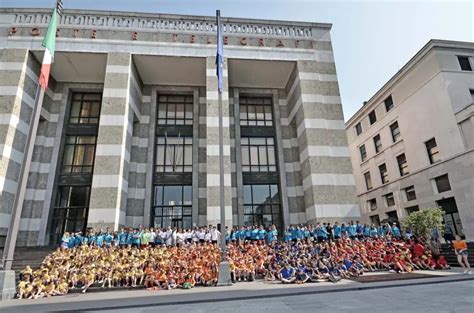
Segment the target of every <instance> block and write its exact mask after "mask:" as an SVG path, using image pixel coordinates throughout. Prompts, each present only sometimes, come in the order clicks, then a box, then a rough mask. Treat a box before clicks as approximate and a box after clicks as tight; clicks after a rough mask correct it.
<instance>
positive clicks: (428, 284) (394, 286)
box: [0, 269, 474, 313]
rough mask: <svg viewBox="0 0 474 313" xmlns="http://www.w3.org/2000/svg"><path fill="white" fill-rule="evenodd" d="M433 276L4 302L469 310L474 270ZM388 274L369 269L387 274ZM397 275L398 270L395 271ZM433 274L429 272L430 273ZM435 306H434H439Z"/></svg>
mask: <svg viewBox="0 0 474 313" xmlns="http://www.w3.org/2000/svg"><path fill="white" fill-rule="evenodd" d="M419 273H423V274H426V275H427V278H421V279H409V280H390V281H382V282H371V283H360V282H355V281H352V280H343V281H341V282H339V283H337V284H332V283H327V282H322V283H316V284H305V285H282V284H278V283H264V282H263V281H256V282H252V283H237V284H234V285H232V286H226V287H213V288H210V287H209V288H204V287H202V288H194V289H191V290H169V291H165V290H160V291H146V290H128V291H106V292H91V293H87V294H78V293H74V294H69V295H67V296H58V297H52V298H41V299H36V300H11V301H7V302H4V303H0V312H1V313H9V312H12V313H13V312H15V313H18V312H156V311H163V310H164V309H165V308H166V310H167V311H170V312H210V311H211V310H212V311H213V312H265V311H267V312H272V313H277V312H303V311H307V310H309V309H315V308H317V309H318V311H319V312H326V311H331V312H344V311H347V310H348V308H357V311H363V312H364V311H367V312H368V311H370V312H376V311H377V310H376V311H374V305H380V306H382V305H383V307H384V310H383V311H384V312H395V311H397V312H400V310H403V311H402V312H422V311H423V312H425V311H432V312H468V311H469V310H468V309H469V308H472V307H473V304H474V275H462V274H461V273H460V270H459V269H454V270H451V271H430V272H427V271H424V272H419ZM383 274H385V273H373V274H372V273H368V274H367V275H383ZM393 275H394V278H399V276H398V277H397V274H393ZM428 275H429V276H428ZM431 308H434V309H433V310H432V309H431Z"/></svg>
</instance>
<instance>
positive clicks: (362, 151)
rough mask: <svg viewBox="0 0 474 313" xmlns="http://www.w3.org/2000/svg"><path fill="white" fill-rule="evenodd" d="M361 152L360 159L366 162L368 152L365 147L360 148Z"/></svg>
mask: <svg viewBox="0 0 474 313" xmlns="http://www.w3.org/2000/svg"><path fill="white" fill-rule="evenodd" d="M359 152H360V159H361V160H362V162H364V161H365V159H366V158H367V151H366V150H365V145H362V146H360V147H359Z"/></svg>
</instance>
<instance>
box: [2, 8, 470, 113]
mask: <svg viewBox="0 0 474 313" xmlns="http://www.w3.org/2000/svg"><path fill="white" fill-rule="evenodd" d="M54 2H55V1H54V0H23V1H22V0H0V7H14V8H19V7H53V5H54ZM63 4H64V8H78V9H98V10H112V11H135V12H147V13H175V14H193V15H210V16H214V15H215V10H216V9H220V10H221V15H222V16H226V17H242V18H261V19H277V20H293V21H306V22H324V23H332V24H333V27H332V30H331V38H332V44H333V50H334V58H335V61H336V69H337V75H338V80H339V88H340V93H341V98H342V105H343V109H344V117H345V120H348V119H349V118H350V117H351V116H352V115H353V114H354V113H355V112H356V111H357V110H358V109H359V108H360V107H361V106H362V103H363V102H364V101H366V100H368V99H370V98H371V97H372V96H373V95H374V94H375V93H376V92H377V91H378V90H379V89H380V88H381V87H382V86H383V85H384V84H385V83H386V82H387V81H388V80H389V79H390V78H391V77H392V76H393V75H394V74H395V73H396V72H397V71H398V70H399V69H400V68H401V67H402V66H403V65H405V64H406V62H407V61H408V60H409V59H410V58H411V57H413V56H414V55H415V54H416V52H418V51H419V50H420V49H421V48H422V47H423V46H424V45H425V44H426V43H427V42H428V41H429V40H430V39H446V40H459V41H470V42H473V41H474V1H472V0H471V1H467V0H445V1H437V0H431V1H428V0H418V1H415V0H412V1H408V0H399V1H387V0H378V1H357V0H345V1H342V0H332V1H318V0H271V1H270V0H266V1H264V0H162V1H159V0H63Z"/></svg>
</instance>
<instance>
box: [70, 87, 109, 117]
mask: <svg viewBox="0 0 474 313" xmlns="http://www.w3.org/2000/svg"><path fill="white" fill-rule="evenodd" d="M101 101H102V95H101V94H100V93H86V92H76V93H74V94H73V95H72V103H71V111H70V112H69V124H99V114H100V103H101Z"/></svg>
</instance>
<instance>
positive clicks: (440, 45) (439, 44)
mask: <svg viewBox="0 0 474 313" xmlns="http://www.w3.org/2000/svg"><path fill="white" fill-rule="evenodd" d="M434 49H460V50H464V49H470V50H474V43H472V42H463V41H451V40H440V39H431V40H430V41H428V43H427V44H426V45H424V46H423V48H421V49H420V51H418V52H417V53H416V54H415V55H414V56H413V57H412V58H411V59H410V60H409V61H408V62H407V63H406V64H405V65H404V66H403V67H402V68H401V69H400V70H399V71H398V72H397V73H395V75H393V76H392V77H391V78H390V79H389V80H388V81H387V82H386V83H385V84H384V85H383V86H382V88H380V89H379V90H378V91H377V92H376V93H375V94H374V95H373V96H372V97H371V98H370V99H369V100H368V101H367V102H366V104H365V105H363V106H362V107H361V108H360V109H359V110H358V111H357V112H356V113H355V114H354V115H352V116H351V117H350V118H349V120H348V121H347V122H346V129H349V128H350V127H352V126H353V124H354V123H355V122H356V121H358V120H359V118H361V117H363V116H365V115H366V112H368V111H370V110H372V109H373V108H374V107H375V106H377V105H378V104H379V103H380V102H381V101H383V100H384V99H385V97H386V96H388V95H389V94H388V93H387V91H388V90H390V89H391V88H392V87H393V86H394V85H395V84H397V83H398V82H399V81H400V80H402V79H403V78H404V77H405V76H406V75H407V74H408V73H409V72H410V71H411V70H412V69H413V68H414V67H415V66H416V65H417V64H418V63H419V62H420V61H421V60H423V59H424V58H425V56H426V55H427V54H428V53H430V52H431V51H432V50H434Z"/></svg>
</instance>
